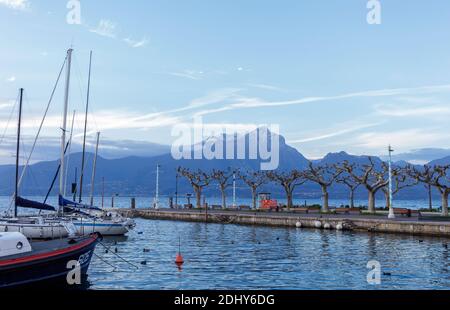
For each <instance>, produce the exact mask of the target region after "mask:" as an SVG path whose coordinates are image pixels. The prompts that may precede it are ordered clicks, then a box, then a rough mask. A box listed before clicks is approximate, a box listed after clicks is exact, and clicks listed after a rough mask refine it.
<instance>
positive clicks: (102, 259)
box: [94, 252, 119, 273]
mask: <svg viewBox="0 0 450 310" xmlns="http://www.w3.org/2000/svg"><path fill="white" fill-rule="evenodd" d="M94 255H95V257H97V258H98V259H99V260H101V261H102V262H103V263H105V264H106V265H108V266H110V267H112V268H114V269H113V271H111V273H112V272H116V271H117V269H119V268H118V267H117V266H114V265H113V264H111V263H109V262H107V261H106V260H105V259H104V258H103V257H101V256H100V255H97V254H96V253H95V252H94Z"/></svg>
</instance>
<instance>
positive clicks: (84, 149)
mask: <svg viewBox="0 0 450 310" xmlns="http://www.w3.org/2000/svg"><path fill="white" fill-rule="evenodd" d="M91 69H92V51H91V53H90V54H89V76H88V88H87V96H86V113H85V115H84V134H83V153H82V155H81V174H80V188H79V192H80V199H79V202H80V203H81V202H82V201H83V177H84V162H85V156H86V131H87V119H88V113H89V97H90V92H91Z"/></svg>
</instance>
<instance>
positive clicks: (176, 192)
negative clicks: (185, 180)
mask: <svg viewBox="0 0 450 310" xmlns="http://www.w3.org/2000/svg"><path fill="white" fill-rule="evenodd" d="M179 177H180V175H179V174H178V171H177V174H176V177H175V208H176V209H178V179H179Z"/></svg>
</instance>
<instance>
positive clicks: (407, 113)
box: [375, 105, 450, 117]
mask: <svg viewBox="0 0 450 310" xmlns="http://www.w3.org/2000/svg"><path fill="white" fill-rule="evenodd" d="M375 109H376V111H377V113H378V114H380V115H383V116H391V117H424V116H439V117H442V116H448V115H450V107H449V106H448V105H447V106H443V105H433V106H413V107H411V105H408V106H406V105H401V106H399V105H378V106H376V108H375Z"/></svg>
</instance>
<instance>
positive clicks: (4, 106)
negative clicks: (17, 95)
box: [0, 100, 14, 122]
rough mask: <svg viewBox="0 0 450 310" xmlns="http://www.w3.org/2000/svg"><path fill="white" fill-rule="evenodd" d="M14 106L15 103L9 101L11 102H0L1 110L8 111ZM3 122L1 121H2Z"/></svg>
mask: <svg viewBox="0 0 450 310" xmlns="http://www.w3.org/2000/svg"><path fill="white" fill-rule="evenodd" d="M13 105H14V101H12V100H9V101H0V110H3V109H8V108H10V107H12V106H13ZM0 122H1V120H0Z"/></svg>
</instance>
